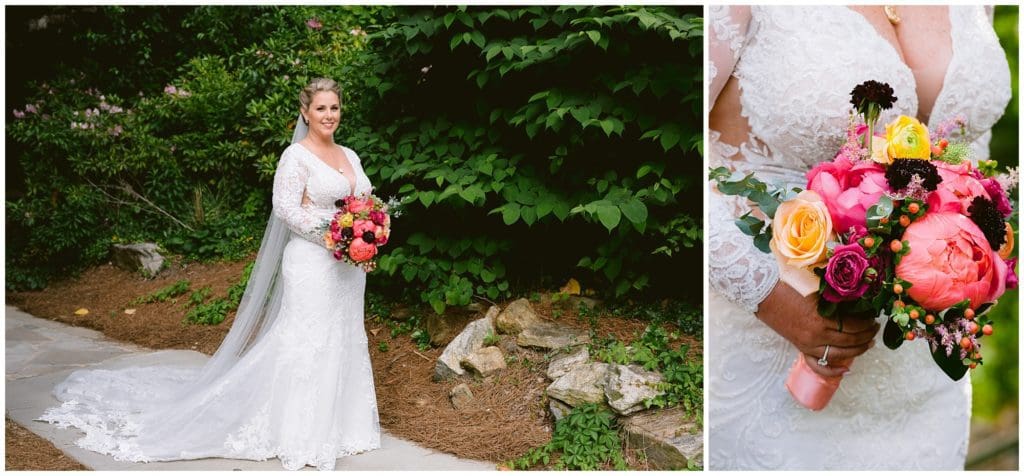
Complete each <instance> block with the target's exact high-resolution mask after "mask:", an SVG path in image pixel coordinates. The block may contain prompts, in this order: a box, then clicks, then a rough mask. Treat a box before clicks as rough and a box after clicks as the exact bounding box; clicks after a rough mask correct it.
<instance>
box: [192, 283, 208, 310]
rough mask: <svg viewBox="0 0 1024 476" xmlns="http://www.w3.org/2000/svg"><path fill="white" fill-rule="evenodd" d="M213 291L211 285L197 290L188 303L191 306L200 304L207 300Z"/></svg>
mask: <svg viewBox="0 0 1024 476" xmlns="http://www.w3.org/2000/svg"><path fill="white" fill-rule="evenodd" d="M212 293H213V288H211V287H209V286H205V287H203V288H202V289H199V290H196V291H194V292H193V293H192V294H191V295H190V296H189V297H188V304H189V305H190V306H198V305H200V304H202V303H203V302H204V301H206V298H208V297H210V294H212Z"/></svg>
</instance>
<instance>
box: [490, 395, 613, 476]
mask: <svg viewBox="0 0 1024 476" xmlns="http://www.w3.org/2000/svg"><path fill="white" fill-rule="evenodd" d="M553 456H557V459H556V460H555V461H554V469H559V470H563V469H569V470H584V471H594V470H598V469H601V468H603V467H605V466H606V465H611V466H612V467H613V468H615V469H618V470H625V469H627V468H626V459H625V457H624V456H623V454H622V442H621V441H620V440H619V435H618V429H617V427H616V423H615V417H614V416H613V415H612V414H611V413H609V412H608V411H606V410H603V409H601V408H600V407H598V406H597V405H596V404H593V403H588V404H586V405H581V406H578V407H576V408H573V409H572V411H571V412H569V414H568V415H566V416H565V418H562V419H561V420H558V422H556V423H555V431H554V432H553V433H552V434H551V441H549V442H547V443H546V444H544V445H543V446H539V447H537V448H533V449H531V450H530V451H527V452H526V454H524V455H523V456H521V457H519V458H517V459H515V460H512V461H509V462H508V466H509V468H510V469H519V470H523V469H529V468H532V467H534V466H537V465H544V466H548V465H550V464H551V460H552V457H553Z"/></svg>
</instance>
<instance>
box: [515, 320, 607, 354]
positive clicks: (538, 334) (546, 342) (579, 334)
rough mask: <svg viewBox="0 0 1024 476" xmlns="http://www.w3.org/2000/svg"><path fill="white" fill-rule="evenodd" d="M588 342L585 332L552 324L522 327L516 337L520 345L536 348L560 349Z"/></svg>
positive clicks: (588, 337)
mask: <svg viewBox="0 0 1024 476" xmlns="http://www.w3.org/2000/svg"><path fill="white" fill-rule="evenodd" d="M588 342H590V335H588V334H587V333H586V332H584V331H581V330H576V329H570V328H567V327H561V326H556V325H553V324H534V325H532V326H529V327H527V328H526V329H523V330H522V332H520V333H519V336H517V337H516V344H518V345H519V346H520V347H534V348H537V349H546V350H550V349H561V348H563V347H570V346H574V345H579V344H586V343H588Z"/></svg>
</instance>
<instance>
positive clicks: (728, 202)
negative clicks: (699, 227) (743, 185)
mask: <svg viewBox="0 0 1024 476" xmlns="http://www.w3.org/2000/svg"><path fill="white" fill-rule="evenodd" d="M710 136H711V137H710V139H711V143H710V145H711V147H710V148H709V153H710V156H709V163H710V164H711V165H712V167H714V166H721V165H725V166H728V165H729V163H728V162H730V161H729V160H727V159H726V157H732V156H736V155H740V149H739V148H736V147H733V146H730V145H727V144H723V143H721V142H719V141H718V137H719V133H718V132H717V131H710ZM708 205H709V206H708V241H707V246H708V280H709V284H710V286H711V289H714V290H715V291H717V292H718V293H720V294H721V295H723V296H725V297H726V299H729V300H730V301H733V302H735V303H737V304H738V305H740V306H742V307H743V308H744V309H746V310H747V311H750V312H756V311H757V307H758V305H759V304H760V303H761V301H764V300H765V298H767V297H768V294H769V293H771V292H772V289H774V288H775V284H776V283H777V282H778V281H779V268H778V264H777V263H776V261H775V258H774V257H773V256H772V255H770V254H768V253H762V252H761V250H758V249H757V248H756V247H755V246H754V241H753V240H752V239H751V237H750V236H747V235H745V234H743V232H741V231H740V229H739V228H737V227H736V224H735V223H734V219H735V218H736V217H738V216H740V215H742V214H744V213H746V212H748V211H750V207H749V206H748V205H747V203H746V202H745V200H743V199H741V198H740V197H733V196H726V195H722V194H720V193H718V192H716V191H714V190H712V191H711V193H710V194H709V198H708Z"/></svg>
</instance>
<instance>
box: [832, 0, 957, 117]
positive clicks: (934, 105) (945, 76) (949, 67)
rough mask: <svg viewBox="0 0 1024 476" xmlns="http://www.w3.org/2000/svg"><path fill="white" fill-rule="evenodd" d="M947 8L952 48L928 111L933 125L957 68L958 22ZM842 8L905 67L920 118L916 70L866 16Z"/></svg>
mask: <svg viewBox="0 0 1024 476" xmlns="http://www.w3.org/2000/svg"><path fill="white" fill-rule="evenodd" d="M945 7H946V21H948V22H949V48H950V53H949V64H947V65H946V72H945V73H944V74H943V76H942V86H941V87H939V92H938V93H936V94H935V99H934V100H933V101H932V109H931V110H930V111H928V124H931V122H932V118H933V117H934V116H935V114H934V113H935V110H936V109H938V106H939V100H940V99H942V96H943V95H945V93H946V87H947V86H948V85H949V79H950V75H951V74H952V72H953V68H954V66H955V65H954V63H955V62H956V60H957V55H956V41H955V40H956V38H955V37H956V33H955V32H954V30H955V29H956V28H957V26H956V21H955V20H954V19H953V6H952V5H945ZM840 8H842V9H843V10H845V11H847V12H849V13H850V14H851V15H853V16H855V17H857V18H858V21H860V22H861V24H862V25H863V26H865V27H866V28H868V29H869V30H871V33H872V34H873V35H874V36H875V38H877V39H878V41H880V42H881V43H883V44H885V46H887V47H888V48H889V50H890V51H891V52H892V54H893V55H894V56H895V58H896V61H897V62H898V63H899V64H900V65H901V66H903V69H905V70H906V71H907V74H909V75H910V78H911V84H912V85H913V86H914V99H916V102H917V110H916V111H914V117H915V118H918V116H920V115H921V97H920V96H918V94H917V90H918V87H917V76H914V69H913V68H911V67H910V65H908V64H907V62H906V60H904V58H903V55H901V54H900V51H899V50H897V49H896V46H894V45H893V44H892V42H890V41H889V40H887V39H886V38H885V37H884V36H882V33H881V32H880V31H878V28H876V27H875V25H874V24H873V23H871V21H869V20H868V18H867V17H866V16H864V15H863V14H862V13H860V12H858V11H856V10H854V9H852V8H850V7H849V6H846V5H843V6H841V7H840Z"/></svg>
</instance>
